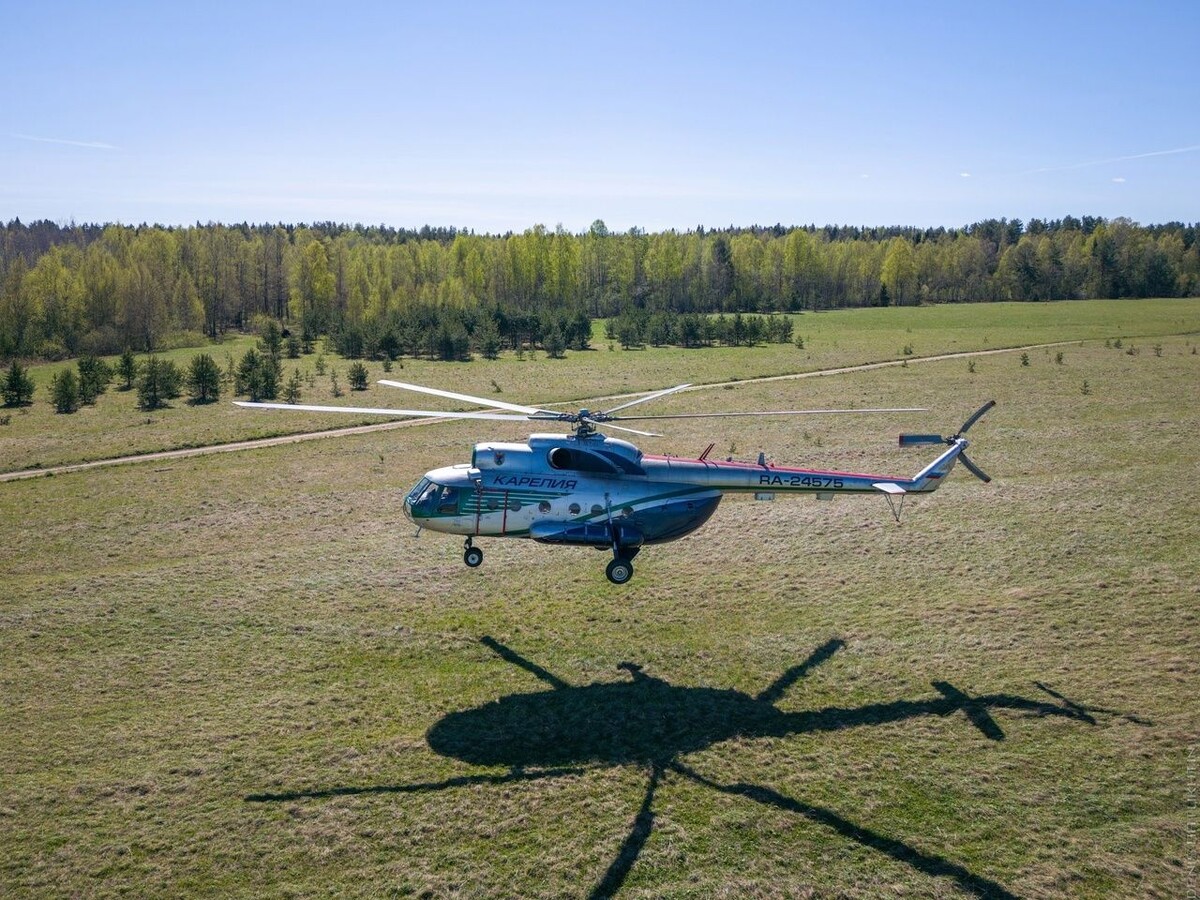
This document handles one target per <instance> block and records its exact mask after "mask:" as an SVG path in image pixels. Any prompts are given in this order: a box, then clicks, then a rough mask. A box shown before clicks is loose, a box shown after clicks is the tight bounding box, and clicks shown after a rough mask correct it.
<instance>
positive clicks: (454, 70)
mask: <svg viewBox="0 0 1200 900" xmlns="http://www.w3.org/2000/svg"><path fill="white" fill-rule="evenodd" d="M439 6H442V5H441V4H432V3H424V4H419V5H418V4H407V3H345V4H336V3H328V2H326V3H321V4H309V3H286V4H283V3H281V4H263V3H253V2H243V3H230V4H223V3H206V4H203V5H201V4H195V5H192V4H121V3H103V4H102V3H86V4H84V3H80V4H67V3H54V2H47V3H44V4H42V3H36V4H35V3H21V2H17V0H3V6H2V7H0V11H2V12H3V18H2V20H0V21H3V23H4V25H3V31H2V33H0V58H2V59H3V60H4V65H3V68H2V74H0V79H2V81H0V84H2V86H3V93H2V95H0V96H3V97H4V103H3V107H2V109H3V116H2V125H0V219H3V220H9V219H11V218H13V217H20V218H21V219H22V220H23V221H30V220H33V219H39V218H48V219H53V220H69V219H74V220H76V221H80V222H84V221H96V222H107V221H121V222H126V223H139V222H152V223H153V222H160V223H165V224H187V223H193V222H197V221H200V222H207V221H225V222H235V221H244V220H249V221H288V222H300V221H318V220H335V221H346V222H366V223H380V222H382V223H386V224H389V225H394V226H407V227H415V226H419V225H422V224H426V223H428V224H433V225H455V226H460V227H466V228H472V229H475V230H476V231H490V232H497V231H505V230H509V229H512V230H523V229H525V228H527V227H530V226H532V225H534V224H537V223H541V224H545V225H547V226H548V227H554V226H555V225H557V224H560V223H561V224H562V225H564V226H565V227H566V228H568V229H570V230H573V231H578V230H582V229H585V228H586V227H587V226H588V225H589V224H590V223H591V222H592V221H593V220H594V219H597V218H601V219H604V220H605V222H606V223H607V224H608V226H609V227H610V228H611V229H614V230H624V229H627V228H629V227H631V226H639V227H642V228H646V229H649V230H658V229H664V228H677V229H687V228H693V227H695V226H696V225H705V226H707V227H715V226H722V225H729V224H735V225H750V224H756V223H757V224H773V223H775V222H781V223H784V224H804V223H809V222H815V223H817V224H825V223H849V224H870V225H889V224H911V225H921V226H925V225H946V226H955V225H963V224H966V223H969V222H972V221H976V220H978V219H981V218H988V217H1001V216H1007V217H1018V218H1021V219H1026V220H1027V219H1029V218H1031V217H1043V218H1057V217H1061V216H1063V215H1066V214H1074V215H1083V214H1090V215H1102V216H1106V217H1115V216H1128V217H1130V218H1132V219H1134V220H1136V221H1140V222H1142V223H1153V222H1165V221H1171V220H1183V221H1189V222H1190V221H1196V220H1197V219H1200V214H1198V213H1200V202H1198V201H1200V116H1198V115H1197V113H1198V112H1200V78H1198V77H1197V74H1196V73H1197V71H1200V68H1198V66H1200V63H1197V56H1196V47H1197V46H1200V3H1196V2H1194V0H1193V2H1177V3H1166V2H1141V3H1136V4H1135V3H1123V4H1116V3H1103V2H1089V3H1052V2H1043V3H1025V2H1013V3H1006V4H969V3H962V2H959V3H906V4H892V3H887V4H885V3H882V2H881V3H875V4H868V3H843V4H831V3H801V2H795V3H780V4H773V3H756V4H746V5H744V8H742V9H739V8H738V7H739V5H738V4H731V3H728V2H726V3H714V4H709V3H703V2H692V3H681V4H669V3H655V2H651V0H643V2H640V3H624V2H606V3H603V4H588V5H586V6H585V5H583V4H571V3H564V2H562V0H558V2H555V3H545V4H538V3H494V4H474V3H467V2H461V3H456V4H453V5H451V6H449V7H446V8H437V7H439Z"/></svg>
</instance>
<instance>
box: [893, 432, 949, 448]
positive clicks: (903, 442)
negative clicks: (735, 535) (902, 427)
mask: <svg viewBox="0 0 1200 900" xmlns="http://www.w3.org/2000/svg"><path fill="white" fill-rule="evenodd" d="M944 443H946V439H945V438H944V437H942V436H941V435H940V434H902V435H900V446H901V447H916V446H918V445H921V444H944Z"/></svg>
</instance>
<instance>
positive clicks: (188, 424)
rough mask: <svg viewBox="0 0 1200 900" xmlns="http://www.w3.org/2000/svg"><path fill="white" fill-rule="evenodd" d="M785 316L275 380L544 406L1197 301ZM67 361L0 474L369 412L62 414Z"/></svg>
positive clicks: (1088, 334)
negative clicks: (552, 354) (421, 389)
mask: <svg viewBox="0 0 1200 900" xmlns="http://www.w3.org/2000/svg"><path fill="white" fill-rule="evenodd" d="M794 318H795V327H796V334H797V335H800V336H802V337H804V339H805V347H804V349H803V350H799V349H797V347H796V346H795V345H793V344H782V345H780V344H774V345H763V346H759V347H757V348H754V349H753V350H748V349H745V348H711V349H701V350H682V349H678V348H663V349H658V350H646V351H639V350H632V351H622V350H621V349H620V346H619V345H617V348H616V349H615V350H613V351H612V352H609V350H608V347H609V346H610V345H609V342H607V341H606V340H605V339H604V329H603V325H602V323H600V322H597V323H596V324H595V339H594V340H593V347H594V348H595V349H594V350H592V351H588V352H582V353H568V354H567V357H566V358H565V359H562V360H550V359H546V358H545V354H543V353H529V354H525V355H524V356H523V357H522V358H517V357H516V356H515V355H513V354H511V353H508V354H504V355H502V356H501V358H500V359H498V360H496V361H495V362H486V361H484V360H477V361H476V362H475V363H471V364H462V363H439V362H429V361H425V360H404V361H403V365H404V367H403V368H400V367H399V365H397V366H396V368H394V370H393V372H392V373H391V374H390V375H385V373H384V372H383V369H382V366H381V364H380V363H378V362H372V363H369V364H368V369H369V371H370V376H371V386H370V388H369V390H367V391H366V392H362V393H359V392H351V391H349V390H348V387H347V383H346V382H347V379H346V370H347V367H348V365H349V363H347V361H345V360H343V359H341V358H340V357H338V356H336V355H335V354H329V355H328V357H327V362H328V366H329V368H330V369H334V368H336V369H337V370H338V371H339V373H340V382H341V386H342V389H343V390H344V391H345V394H344V395H343V396H342V397H341V398H339V399H334V398H333V397H332V396H331V393H330V379H329V377H328V375H326V376H325V377H321V378H318V377H316V375H315V360H316V358H315V356H308V357H304V358H302V359H301V360H298V361H291V360H285V366H284V379H285V380H286V378H287V376H288V375H289V374H290V372H291V369H292V368H293V367H297V368H299V369H300V370H301V371H302V372H306V373H309V374H312V375H313V379H314V382H315V386H314V387H312V388H310V387H308V386H306V387H305V389H304V393H303V398H302V400H303V402H305V403H318V404H328V403H331V402H333V403H339V404H345V405H358V406H399V407H402V408H407V407H410V406H412V405H413V404H414V403H416V402H417V401H418V399H420V398H416V397H415V396H414V395H410V394H406V393H403V392H399V391H397V390H395V389H394V388H387V387H381V386H379V385H377V384H375V383H374V382H375V380H376V379H379V378H383V377H390V378H394V379H398V380H401V381H417V382H420V383H422V384H429V385H432V386H434V387H442V388H447V389H449V390H456V391H459V392H463V393H469V394H482V395H484V396H490V395H493V394H494V395H495V396H496V397H497V398H499V399H506V400H509V401H515V402H520V403H530V402H535V403H551V402H555V401H565V400H576V399H584V398H589V397H597V396H602V395H609V394H616V393H622V392H624V391H636V390H649V389H651V388H656V387H668V386H670V385H673V384H678V383H679V382H680V381H681V380H687V381H691V382H695V383H700V384H703V383H712V382H718V381H725V380H728V379H733V378H755V377H760V376H771V375H781V374H787V373H790V372H801V371H813V370H816V369H825V368H831V367H836V366H846V365H855V364H859V363H867V362H875V361H879V360H887V359H900V358H903V357H904V356H905V355H906V354H905V348H908V349H909V350H911V355H912V356H934V355H937V354H941V353H954V352H960V351H964V350H979V349H989V348H997V347H1016V346H1020V345H1026V344H1035V343H1041V342H1043V341H1044V340H1060V341H1071V340H1104V339H1107V338H1112V339H1115V338H1122V339H1123V340H1124V341H1125V342H1129V341H1133V342H1134V344H1135V345H1137V344H1141V345H1142V346H1143V349H1145V350H1149V349H1150V346H1151V345H1152V344H1153V342H1154V341H1156V340H1157V339H1158V338H1159V337H1161V336H1164V335H1172V334H1183V333H1191V332H1200V301H1198V300H1196V299H1195V298H1192V299H1186V300H1139V301H1137V302H1135V303H1129V302H1125V301H1112V300H1094V301H1084V302H1070V303H997V304H963V305H957V306H932V307H907V308H901V309H860V310H839V311H831V312H823V313H809V314H805V315H799V316H796V317H794ZM253 343H254V340H253V339H252V338H251V337H248V336H240V337H234V338H230V339H229V340H227V341H226V342H225V343H223V344H221V345H218V346H214V347H208V348H198V349H185V350H173V351H170V352H169V353H165V354H163V355H164V356H165V357H167V358H170V359H173V360H175V362H176V363H177V364H178V365H179V366H180V367H181V368H182V367H184V366H185V365H186V364H187V362H188V360H190V359H191V357H192V356H194V355H195V354H196V353H198V352H200V350H201V349H203V350H205V351H206V352H209V353H211V354H212V355H213V357H214V358H215V359H216V360H217V363H218V364H219V365H221V366H223V367H226V368H228V367H229V366H230V365H231V362H236V361H237V360H239V359H240V358H241V356H242V354H244V353H245V351H246V350H247V349H248V348H249V347H251V346H252V345H253ZM64 365H74V363H58V364H52V365H43V366H34V367H32V369H31V374H32V376H33V378H34V380H35V382H36V384H37V393H36V395H35V399H36V401H37V402H35V404H34V406H33V407H30V408H28V409H25V410H21V411H17V412H15V413H12V414H11V418H10V421H9V424H8V425H4V426H0V471H15V470H20V469H27V468H34V467H52V466H56V465H62V464H68V463H75V462H82V461H86V460H93V459H106V458H111V457H116V456H123V455H125V454H128V453H148V452H152V451H156V450H169V449H174V448H179V447H197V446H206V445H209V444H217V443H224V442H229V441H238V440H248V439H252V438H260V437H271V436H275V435H281V434H292V433H296V432H300V431H310V430H316V429H325V428H336V427H342V426H345V425H352V424H359V423H366V422H378V421H379V419H378V418H377V417H362V418H359V417H347V416H339V415H324V416H322V415H312V414H309V415H300V414H287V415H263V414H251V413H247V412H246V411H245V410H241V409H238V408H237V407H235V406H233V405H232V404H230V403H229V402H228V401H229V400H230V399H232V398H231V397H229V396H224V397H222V399H221V401H220V402H218V403H214V404H209V405H205V406H199V407H192V406H189V405H188V403H187V402H186V400H184V399H180V400H176V401H173V403H172V408H170V409H162V410H156V411H154V412H151V413H146V412H142V411H141V410H139V409H138V408H137V397H136V394H135V392H132V391H129V392H123V391H119V390H116V389H110V390H109V392H108V393H107V394H105V395H104V396H102V397H101V398H100V399H99V401H98V402H97V404H96V405H95V407H85V408H83V409H81V410H79V412H77V413H74V414H72V415H69V416H63V415H57V414H56V413H55V412H54V407H53V405H52V404H51V403H50V402H49V397H50V392H49V384H50V380H51V378H53V376H54V373H55V372H57V371H58V370H59V369H60V368H62V367H63V366H64ZM493 383H494V384H493ZM497 388H499V393H496V389H497ZM422 402H424V401H422ZM7 412H8V411H5V413H6V414H7Z"/></svg>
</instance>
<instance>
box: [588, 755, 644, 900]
mask: <svg viewBox="0 0 1200 900" xmlns="http://www.w3.org/2000/svg"><path fill="white" fill-rule="evenodd" d="M661 778H662V766H661V765H659V764H658V763H655V764H654V765H653V766H652V767H651V769H650V784H649V785H647V786H646V796H645V797H643V798H642V807H641V809H639V810H638V814H637V817H636V818H634V820H633V827H632V828H630V829H629V834H627V835H626V836H625V840H624V841H622V842H621V849H620V850H618V851H617V855H616V858H614V859H613V861H612V864H611V865H609V867H608V871H607V872H605V873H604V877H603V878H601V879H600V883H599V884H597V885H596V887H595V889H593V891H592V892H591V893H590V894H589V895H588V900H606V898H608V897H613V896H615V895H616V893H617V891H619V890H620V889H621V885H623V884H624V883H625V879H626V878H628V877H629V873H630V871H631V870H632V869H633V865H634V863H636V862H637V861H638V857H639V856H641V855H642V848H643V847H645V846H646V841H648V840H650V832H651V831H653V830H654V792H655V791H657V790H658V782H659V780H660V779H661Z"/></svg>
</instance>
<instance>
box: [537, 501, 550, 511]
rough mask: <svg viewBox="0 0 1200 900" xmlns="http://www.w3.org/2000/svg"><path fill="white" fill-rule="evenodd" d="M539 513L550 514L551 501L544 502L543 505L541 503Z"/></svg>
mask: <svg viewBox="0 0 1200 900" xmlns="http://www.w3.org/2000/svg"><path fill="white" fill-rule="evenodd" d="M538 512H540V513H548V512H550V501H549V500H543V501H542V502H541V503H539V504H538Z"/></svg>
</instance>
